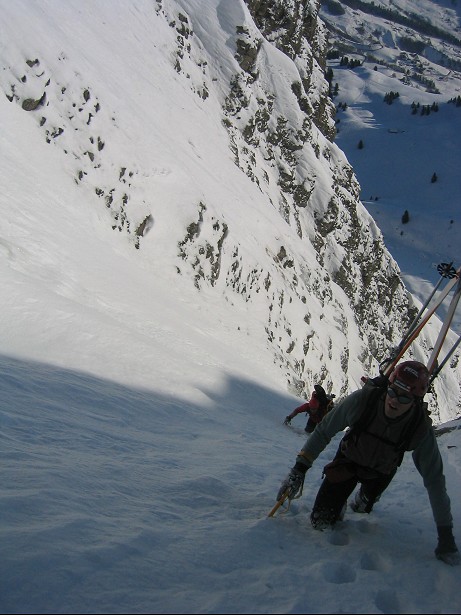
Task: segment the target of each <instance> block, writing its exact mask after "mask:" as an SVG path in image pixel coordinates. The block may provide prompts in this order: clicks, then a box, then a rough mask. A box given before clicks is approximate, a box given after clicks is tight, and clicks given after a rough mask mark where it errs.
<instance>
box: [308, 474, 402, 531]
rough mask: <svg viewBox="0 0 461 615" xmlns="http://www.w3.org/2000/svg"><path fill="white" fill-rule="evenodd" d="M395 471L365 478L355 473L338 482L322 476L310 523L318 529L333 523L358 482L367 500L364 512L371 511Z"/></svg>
mask: <svg viewBox="0 0 461 615" xmlns="http://www.w3.org/2000/svg"><path fill="white" fill-rule="evenodd" d="M348 468H349V469H352V471H353V468H354V466H348ZM396 472H397V468H396V469H395V470H394V471H393V472H391V473H390V474H378V475H377V476H376V477H374V478H366V479H365V478H363V479H361V478H360V477H359V476H358V475H357V474H355V475H353V476H351V477H350V478H347V479H346V480H342V481H340V482H331V481H330V480H328V478H324V480H323V482H322V484H321V485H320V489H319V491H318V493H317V497H316V498H315V502H314V507H313V509H312V513H311V523H312V525H313V526H314V527H317V528H319V529H321V528H322V527H325V526H328V525H334V524H335V523H336V521H338V519H339V518H340V516H341V512H342V510H343V507H344V505H345V504H346V502H347V498H348V497H349V496H350V495H351V493H352V492H353V491H354V489H355V487H356V486H357V484H358V483H361V491H362V493H363V495H364V496H365V498H366V499H367V500H368V507H367V510H366V512H371V509H372V508H373V504H374V503H375V502H376V500H377V499H379V496H380V495H381V494H382V493H383V491H384V490H385V489H386V488H387V487H388V485H389V484H390V482H391V481H392V479H393V478H394V476H395V473H396ZM359 473H360V472H359Z"/></svg>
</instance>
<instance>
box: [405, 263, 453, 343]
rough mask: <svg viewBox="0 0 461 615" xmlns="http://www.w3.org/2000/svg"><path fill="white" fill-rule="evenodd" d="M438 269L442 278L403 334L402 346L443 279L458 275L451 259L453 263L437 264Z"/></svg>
mask: <svg viewBox="0 0 461 615" xmlns="http://www.w3.org/2000/svg"><path fill="white" fill-rule="evenodd" d="M437 271H438V273H439V274H440V280H439V281H438V282H437V284H436V285H435V286H434V288H433V289H432V292H431V294H430V295H429V297H428V298H427V299H426V301H425V302H424V304H423V306H422V307H421V309H420V310H419V312H418V314H417V315H416V316H415V318H414V320H413V322H412V323H411V325H410V326H409V327H408V329H407V332H406V333H405V335H404V336H403V339H402V341H401V342H400V344H401V345H402V346H403V344H404V343H405V341H406V339H407V337H408V336H409V335H411V333H412V331H413V329H414V328H415V327H416V324H417V322H418V321H419V319H420V318H421V316H422V314H423V312H424V310H425V309H426V308H427V306H428V305H429V303H430V302H431V299H432V297H433V296H434V295H435V293H436V292H437V289H438V288H439V286H440V284H442V282H443V280H444V279H445V278H450V279H452V278H454V277H455V276H456V269H455V268H454V267H453V261H451V263H440V265H437Z"/></svg>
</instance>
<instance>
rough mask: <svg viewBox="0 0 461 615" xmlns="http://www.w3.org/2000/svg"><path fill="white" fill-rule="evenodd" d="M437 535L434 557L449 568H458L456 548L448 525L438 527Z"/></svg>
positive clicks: (459, 561) (458, 558) (458, 561)
mask: <svg viewBox="0 0 461 615" xmlns="http://www.w3.org/2000/svg"><path fill="white" fill-rule="evenodd" d="M437 533H438V535H439V542H438V545H437V547H436V549H435V556H436V558H437V559H440V560H442V562H445V564H449V565H450V566H458V565H459V564H460V563H461V558H460V555H459V551H458V547H457V546H456V543H455V539H454V536H453V530H452V527H451V526H450V525H438V526H437Z"/></svg>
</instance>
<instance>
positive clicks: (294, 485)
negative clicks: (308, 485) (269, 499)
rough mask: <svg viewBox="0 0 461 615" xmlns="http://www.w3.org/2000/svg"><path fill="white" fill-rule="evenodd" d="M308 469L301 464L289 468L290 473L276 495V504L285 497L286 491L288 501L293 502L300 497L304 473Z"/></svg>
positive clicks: (297, 463)
mask: <svg viewBox="0 0 461 615" xmlns="http://www.w3.org/2000/svg"><path fill="white" fill-rule="evenodd" d="M308 469H309V468H308V466H306V465H304V464H303V463H299V462H296V463H295V465H294V466H293V467H292V468H291V470H290V473H289V474H288V476H287V477H286V478H285V480H284V481H283V483H282V484H281V486H280V489H279V491H278V493H277V502H278V501H280V500H281V499H282V497H283V496H284V495H285V493H287V491H288V498H289V499H290V500H293V499H295V498H296V497H298V498H299V497H300V495H301V492H302V488H303V485H304V477H305V476H306V472H307V470H308Z"/></svg>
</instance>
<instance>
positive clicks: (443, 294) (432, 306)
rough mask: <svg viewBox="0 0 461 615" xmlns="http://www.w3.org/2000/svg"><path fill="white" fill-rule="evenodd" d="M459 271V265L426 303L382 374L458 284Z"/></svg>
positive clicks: (389, 367)
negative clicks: (417, 319) (435, 294)
mask: <svg viewBox="0 0 461 615" xmlns="http://www.w3.org/2000/svg"><path fill="white" fill-rule="evenodd" d="M460 273H461V267H460V268H459V269H457V271H456V275H455V276H454V277H453V278H452V279H450V281H449V282H448V283H447V284H446V285H445V288H444V289H443V291H442V292H441V293H440V295H439V296H438V297H437V299H435V300H434V301H433V302H432V303H431V304H430V305H428V308H427V312H426V314H425V315H424V317H423V318H422V320H421V322H419V323H418V324H417V325H416V326H414V327H413V329H412V330H411V331H410V333H407V334H406V335H405V337H404V338H403V340H402V341H401V342H400V344H399V346H398V347H397V349H396V353H395V354H394V356H393V357H391V359H390V361H389V362H388V363H387V365H386V367H385V369H384V371H383V375H384V376H386V375H389V374H390V373H391V372H392V370H393V369H394V367H395V366H396V365H397V363H398V362H399V361H400V359H401V357H402V356H403V355H404V354H405V352H406V351H407V350H408V348H409V347H410V346H411V344H412V343H413V342H414V341H415V339H416V338H417V337H418V335H419V334H420V333H421V331H422V329H423V328H424V326H425V325H426V323H427V322H428V320H429V319H430V318H431V316H432V315H433V314H434V313H435V311H436V310H437V308H438V307H440V306H441V305H442V303H443V302H444V300H445V299H446V297H447V295H448V294H449V292H450V291H451V290H452V288H453V287H454V286H455V285H456V284H457V283H458V284H459V280H460ZM429 371H430V370H429Z"/></svg>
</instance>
